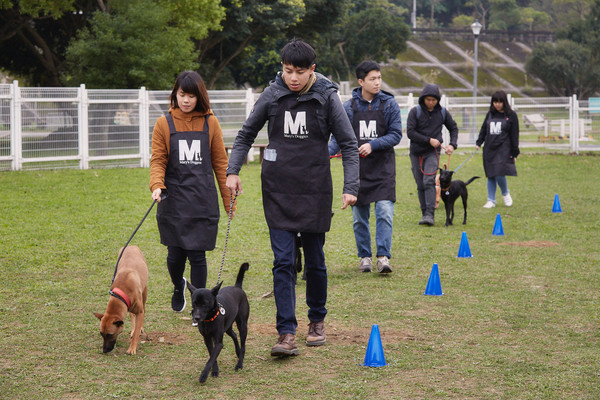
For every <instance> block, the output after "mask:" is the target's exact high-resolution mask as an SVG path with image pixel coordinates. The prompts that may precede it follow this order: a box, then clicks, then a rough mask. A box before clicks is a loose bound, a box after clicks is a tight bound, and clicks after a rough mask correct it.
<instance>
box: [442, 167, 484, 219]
mask: <svg viewBox="0 0 600 400" xmlns="http://www.w3.org/2000/svg"><path fill="white" fill-rule="evenodd" d="M444 167H445V168H446V169H441V168H440V187H441V191H442V200H443V201H444V206H446V226H448V225H452V220H453V219H454V202H456V199H458V197H459V196H460V197H461V198H462V203H463V208H464V210H465V217H464V219H463V225H466V224H467V199H468V197H469V192H468V190H467V185H468V184H469V183H471V182H473V181H474V180H475V179H477V178H479V177H478V176H474V177H472V178H471V179H469V180H468V181H467V182H463V181H460V180H455V181H453V180H452V174H454V171H448V169H447V168H448V167H447V166H446V165H445V164H444Z"/></svg>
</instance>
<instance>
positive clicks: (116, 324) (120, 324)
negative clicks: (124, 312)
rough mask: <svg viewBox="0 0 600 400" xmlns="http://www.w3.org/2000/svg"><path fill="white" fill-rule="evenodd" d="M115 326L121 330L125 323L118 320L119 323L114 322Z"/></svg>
mask: <svg viewBox="0 0 600 400" xmlns="http://www.w3.org/2000/svg"><path fill="white" fill-rule="evenodd" d="M113 324H114V325H115V326H116V327H118V328H120V327H121V326H123V324H124V322H123V321H121V320H118V321H115V322H113Z"/></svg>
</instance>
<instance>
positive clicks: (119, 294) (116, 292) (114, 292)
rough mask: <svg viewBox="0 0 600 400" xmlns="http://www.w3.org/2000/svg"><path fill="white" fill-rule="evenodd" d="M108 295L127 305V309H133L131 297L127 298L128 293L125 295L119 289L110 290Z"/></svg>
mask: <svg viewBox="0 0 600 400" xmlns="http://www.w3.org/2000/svg"><path fill="white" fill-rule="evenodd" d="M108 293H110V295H111V296H113V297H116V298H117V299H119V300H121V301H122V302H123V303H125V305H126V306H127V309H128V310H129V307H131V300H129V296H127V293H125V292H124V291H122V290H121V289H119V288H118V287H116V288H113V289H112V290H109V291H108Z"/></svg>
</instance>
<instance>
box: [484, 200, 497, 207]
mask: <svg viewBox="0 0 600 400" xmlns="http://www.w3.org/2000/svg"><path fill="white" fill-rule="evenodd" d="M494 207H496V203H494V202H493V201H491V200H488V201H487V203H485V204H484V205H483V208H494Z"/></svg>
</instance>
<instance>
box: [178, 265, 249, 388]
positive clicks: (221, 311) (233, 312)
mask: <svg viewBox="0 0 600 400" xmlns="http://www.w3.org/2000/svg"><path fill="white" fill-rule="evenodd" d="M247 270H248V263H244V264H242V265H241V267H240V271H239V272H238V276H237V279H236V281H235V286H226V287H224V288H223V289H221V285H222V283H223V282H219V284H218V285H217V286H215V287H214V288H212V289H210V290H209V289H206V288H199V289H196V288H195V287H194V286H193V285H192V284H191V283H189V282H188V283H187V287H188V289H189V291H190V293H191V294H192V319H193V320H194V322H196V323H198V330H199V331H200V333H201V334H202V337H203V338H204V344H205V345H206V349H207V350H208V354H209V355H210V358H209V359H208V362H207V363H206V365H205V366H204V369H203V370H202V373H201V374H200V379H199V381H200V383H204V382H205V381H206V378H208V373H209V372H210V370H211V369H212V376H215V377H216V376H219V365H218V364H217V357H219V353H220V352H221V349H222V348H223V334H224V333H227V334H228V335H229V336H230V337H231V339H233V344H234V345H235V354H236V355H237V356H238V362H237V364H236V366H235V370H236V371H237V370H240V369H242V368H243V366H244V355H245V353H246V336H247V335H248V317H249V315H250V305H249V304H248V297H247V296H246V293H245V292H244V290H243V289H242V281H243V280H244V273H245V272H246V271H247ZM234 321H235V323H236V325H237V327H238V331H239V332H240V343H238V340H237V336H236V334H235V332H234V331H233V322H234ZM240 344H241V345H240Z"/></svg>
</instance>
